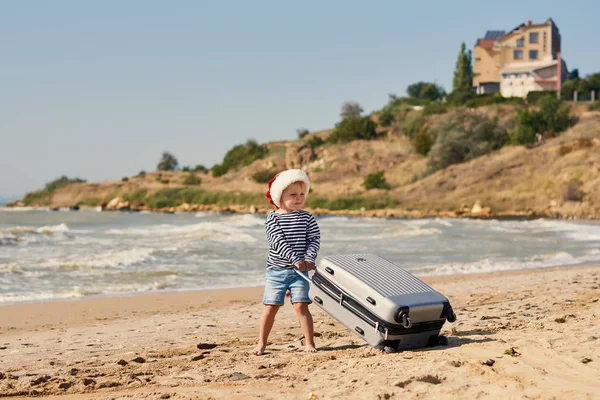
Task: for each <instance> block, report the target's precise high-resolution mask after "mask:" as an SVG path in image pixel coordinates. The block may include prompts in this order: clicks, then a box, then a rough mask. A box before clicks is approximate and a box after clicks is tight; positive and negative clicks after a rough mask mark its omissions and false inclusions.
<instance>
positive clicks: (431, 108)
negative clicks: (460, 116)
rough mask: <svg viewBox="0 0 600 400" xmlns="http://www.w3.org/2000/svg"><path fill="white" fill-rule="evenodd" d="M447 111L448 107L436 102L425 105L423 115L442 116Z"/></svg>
mask: <svg viewBox="0 0 600 400" xmlns="http://www.w3.org/2000/svg"><path fill="white" fill-rule="evenodd" d="M447 111H448V107H446V105H445V104H444V103H440V102H438V101H434V102H431V103H427V104H425V107H423V115H424V116H426V115H431V114H444V113H445V112H447Z"/></svg>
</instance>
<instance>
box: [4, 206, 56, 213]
mask: <svg viewBox="0 0 600 400" xmlns="http://www.w3.org/2000/svg"><path fill="white" fill-rule="evenodd" d="M26 211H50V208H46V207H40V208H37V207H0V212H26Z"/></svg>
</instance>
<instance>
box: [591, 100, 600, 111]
mask: <svg viewBox="0 0 600 400" xmlns="http://www.w3.org/2000/svg"><path fill="white" fill-rule="evenodd" d="M588 110H590V111H600V100H596V101H595V102H593V103H592V104H590V105H589V106H588Z"/></svg>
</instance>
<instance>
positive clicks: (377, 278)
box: [325, 254, 437, 297]
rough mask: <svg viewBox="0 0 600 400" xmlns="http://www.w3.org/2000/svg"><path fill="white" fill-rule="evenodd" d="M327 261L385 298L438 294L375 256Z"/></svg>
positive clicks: (336, 258) (354, 255) (362, 255)
mask: <svg viewBox="0 0 600 400" xmlns="http://www.w3.org/2000/svg"><path fill="white" fill-rule="evenodd" d="M325 260H328V261H330V262H331V263H332V264H334V265H336V266H338V267H340V268H342V269H344V270H345V271H348V272H349V273H350V274H352V275H354V276H356V277H357V278H359V279H360V280H362V281H363V282H364V283H366V284H368V285H369V286H370V287H371V288H373V290H375V291H376V292H378V293H379V294H381V295H382V296H385V297H393V296H400V295H409V294H413V293H428V292H434V293H437V292H436V291H435V290H434V289H432V288H431V287H430V286H429V285H427V284H426V283H425V282H423V281H421V280H420V279H418V278H416V277H415V276H413V275H411V274H410V273H408V272H406V271H405V270H403V269H402V268H400V267H398V266H397V265H394V264H392V263H391V262H389V261H387V260H385V259H383V258H381V257H379V256H376V255H374V254H344V255H338V256H330V257H326V258H325ZM358 260H364V261H358Z"/></svg>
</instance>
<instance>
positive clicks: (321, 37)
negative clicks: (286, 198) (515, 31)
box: [0, 0, 600, 196]
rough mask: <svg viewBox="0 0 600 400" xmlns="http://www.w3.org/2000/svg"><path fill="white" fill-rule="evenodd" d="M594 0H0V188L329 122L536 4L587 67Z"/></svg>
mask: <svg viewBox="0 0 600 400" xmlns="http://www.w3.org/2000/svg"><path fill="white" fill-rule="evenodd" d="M598 15H600V2H599V1H598V0H580V1H577V2H571V3H568V2H566V3H565V2H564V1H548V0H546V1H503V2H491V1H489V2H488V1H452V2H451V1H446V0H443V1H414V2H406V1H371V2H366V1H362V2H358V1H351V0H344V1H324V0H321V1H308V0H305V1H301V2H287V1H281V0H279V1H260V0H255V1H245V0H239V1H227V0H220V1H200V0H199V1H183V0H178V1H141V0H140V1H134V0H128V1H106V0H105V1H95V2H92V1H79V0H73V1H66V0H53V1H32V0H30V1H20V0H11V1H9V0H0V49H1V50H0V51H1V53H0V196H2V195H4V196H6V195H14V196H22V195H23V194H24V193H25V192H28V191H31V190H34V189H38V188H41V187H43V185H44V184H45V183H46V182H48V181H50V180H52V179H54V178H57V177H59V176H61V175H63V174H65V175H68V176H69V177H80V178H84V179H87V180H88V181H100V180H119V179H121V177H123V176H126V175H134V174H136V173H137V172H139V171H140V170H146V171H151V170H154V169H155V167H156V164H157V162H158V160H159V158H160V155H161V152H162V151H164V150H168V151H170V152H172V153H173V154H174V155H175V156H176V157H177V158H178V159H179V162H180V165H195V164H204V165H205V166H207V167H210V166H212V165H213V164H215V163H219V162H221V161H222V159H223V156H224V155H225V153H226V152H227V150H229V149H230V148H232V147H233V146H234V145H236V144H240V143H244V142H245V141H246V140H247V139H249V138H254V139H256V140H258V141H259V142H261V143H264V142H268V141H273V140H288V139H293V138H295V137H296V129H298V128H307V129H310V130H318V129H324V128H328V127H332V126H333V125H334V124H335V122H337V121H338V119H339V110H340V106H341V104H342V103H343V102H345V101H357V102H359V103H360V104H361V105H362V106H363V108H364V109H365V111H367V112H370V111H373V110H376V109H379V108H381V107H382V106H384V105H385V103H386V102H387V99H388V93H396V94H399V95H400V94H404V92H405V89H406V87H407V86H408V85H409V84H410V83H413V82H416V81H420V80H424V81H435V82H437V83H439V84H441V85H442V86H443V87H444V88H445V89H446V90H451V82H452V72H453V69H454V64H455V61H456V56H457V53H458V49H459V46H460V43H461V42H462V41H465V42H466V43H467V45H468V46H469V47H470V48H472V46H473V45H474V43H475V40H476V39H477V38H478V37H480V36H483V34H484V33H485V31H486V30H497V29H498V30H499V29H503V30H509V29H512V28H514V27H515V26H517V25H519V24H520V23H522V22H526V21H527V20H529V19H531V20H533V21H534V22H543V21H545V20H546V19H547V18H548V17H552V18H553V19H554V20H555V21H556V23H557V25H558V27H559V29H560V32H561V34H562V38H563V43H562V48H563V56H564V58H565V59H566V61H567V63H568V66H569V68H578V69H579V71H580V73H581V74H588V73H592V72H597V71H600V34H598V32H597V28H598Z"/></svg>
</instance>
